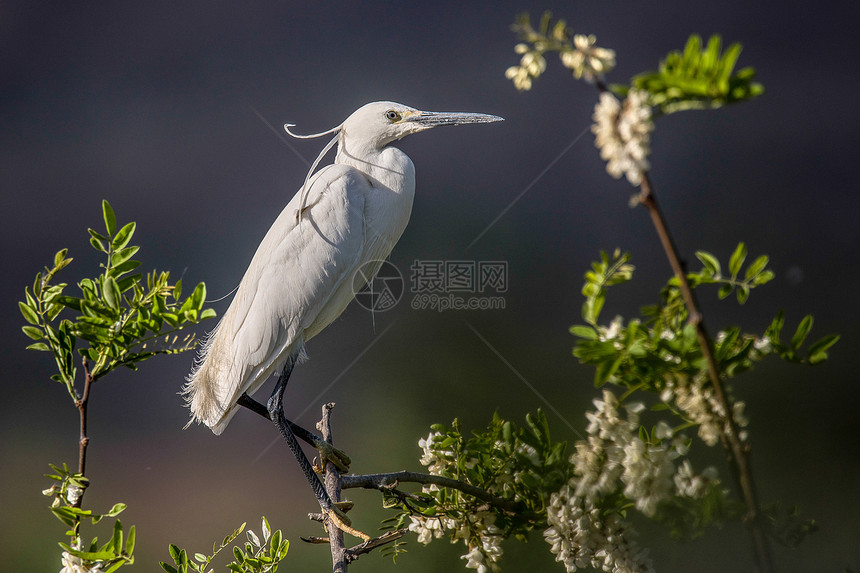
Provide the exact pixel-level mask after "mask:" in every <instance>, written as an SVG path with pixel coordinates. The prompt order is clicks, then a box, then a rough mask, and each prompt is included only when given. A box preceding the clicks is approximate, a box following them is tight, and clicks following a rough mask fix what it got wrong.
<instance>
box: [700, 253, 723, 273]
mask: <svg viewBox="0 0 860 573" xmlns="http://www.w3.org/2000/svg"><path fill="white" fill-rule="evenodd" d="M696 258H697V259H699V260H700V261H702V264H703V265H705V268H706V269H708V271H710V274H711V276H718V275H719V274H720V272H721V270H722V269H721V268H720V261H719V260H718V259H717V257H715V256H714V255H712V254H711V253H709V252H707V251H696Z"/></svg>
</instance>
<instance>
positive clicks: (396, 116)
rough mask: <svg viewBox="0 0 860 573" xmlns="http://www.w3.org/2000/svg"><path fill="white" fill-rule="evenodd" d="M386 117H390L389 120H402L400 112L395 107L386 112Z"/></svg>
mask: <svg viewBox="0 0 860 573" xmlns="http://www.w3.org/2000/svg"><path fill="white" fill-rule="evenodd" d="M385 118H386V119H388V121H400V114H399V113H397V112H396V111H394V110H393V109H389V110H388V111H386V112H385Z"/></svg>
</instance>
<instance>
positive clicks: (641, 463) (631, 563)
mask: <svg viewBox="0 0 860 573" xmlns="http://www.w3.org/2000/svg"><path fill="white" fill-rule="evenodd" d="M594 405H595V408H596V409H595V411H593V412H587V413H586V414H585V415H586V418H587V419H588V426H587V428H586V431H587V432H588V439H587V440H580V441H579V442H577V443H576V452H575V453H574V454H573V456H572V457H571V463H572V464H573V465H574V477H573V478H572V479H571V480H570V481H569V482H568V483H567V484H566V485H565V486H563V487H562V488H561V490H559V491H558V492H556V493H554V494H553V495H552V496H551V498H550V505H549V507H548V511H547V523H548V524H549V526H550V527H549V528H548V529H547V530H546V531H545V532H544V538H545V539H546V541H547V543H549V544H550V546H551V551H552V552H553V553H554V554H555V555H556V560H557V561H561V562H563V563H564V565H565V567H566V568H567V571H576V569H577V568H579V567H595V568H602V569H603V570H604V571H612V572H616V571H617V572H624V571H649V570H651V564H650V561H649V560H648V559H647V554H646V552H645V551H641V550H639V549H638V548H637V546H636V545H635V543H634V542H633V541H632V540H630V539H629V535H627V533H628V532H629V533H631V534H632V529H631V528H630V526H629V524H628V523H627V522H626V521H624V520H623V519H622V518H621V516H620V515H618V514H615V513H612V512H609V513H604V512H603V511H602V510H601V508H600V502H601V500H602V499H604V498H605V497H606V496H608V495H610V494H612V493H614V492H616V491H618V490H619V489H620V488H623V490H622V491H623V494H624V496H625V497H627V498H628V499H630V500H631V501H632V502H633V503H634V504H635V506H636V509H638V510H639V511H641V512H642V513H643V514H645V515H646V516H649V517H651V516H653V515H654V514H655V513H656V511H657V507H658V505H659V504H660V503H661V502H663V501H666V500H668V499H669V498H670V497H671V496H673V495H681V496H685V497H694V498H698V497H701V496H702V495H704V493H705V492H706V491H707V489H708V486H709V485H710V484H711V483H712V482H714V481H715V480H716V477H717V476H716V471H715V470H714V469H713V468H709V469H708V470H706V471H705V472H704V473H703V474H702V475H696V474H695V472H694V471H693V468H692V466H691V465H690V463H689V461H687V460H684V462H682V463H681V464H680V466H679V467H678V468H677V470H676V468H675V464H674V460H676V459H677V458H678V457H680V456H682V455H685V454H686V453H687V449H688V448H687V439H686V438H685V437H684V436H683V435H681V434H677V433H675V432H674V431H673V430H672V428H670V427H669V425H668V424H666V423H665V422H662V421H661V422H659V423H658V424H657V427H656V429H655V431H654V435H653V436H652V438H651V439H649V440H647V441H645V440H642V439H641V438H640V437H639V413H640V412H641V411H642V410H643V409H644V408H645V406H644V405H643V404H641V403H633V404H624V405H623V406H621V405H620V404H619V402H618V398H616V397H615V395H614V394H613V393H612V392H611V391H609V390H604V391H603V399H602V400H597V399H595V400H594Z"/></svg>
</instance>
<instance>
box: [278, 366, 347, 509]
mask: <svg viewBox="0 0 860 573" xmlns="http://www.w3.org/2000/svg"><path fill="white" fill-rule="evenodd" d="M295 365H296V358H295V357H294V356H291V357H290V358H289V359H288V360H287V363H286V364H285V365H284V371H283V372H282V373H281V375H280V376H279V377H278V383H277V384H275V389H274V391H273V392H272V395H271V397H270V398H269V402H268V404H267V406H268V408H267V410H268V413H269V416H268V417H269V419H270V420H271V421H272V422H274V424H275V426H276V427H277V428H278V431H279V432H280V433H281V436H282V437H283V438H284V441H285V442H287V446H289V448H290V450H291V451H292V452H293V455H294V456H295V457H296V461H298V462H299V466H300V467H301V468H302V472H303V473H304V474H305V478H306V479H307V480H308V483H309V484H310V485H311V489H313V490H314V495H315V496H316V498H317V501H319V503H320V506H321V507H322V508H323V509H324V510H326V509H330V508H331V505H332V503H331V498H330V497H329V495H328V493H327V492H326V490H325V487H323V484H322V483H320V480H319V479H318V478H317V475H316V473H314V469H313V466H312V465H311V463H310V462H309V461H308V457H307V456H306V455H305V453H304V452H303V451H302V448H301V446H299V442H298V440H297V439H296V435H295V434H294V433H293V430H292V428H291V427H290V424H289V423H288V422H287V419H286V418H285V417H284V401H283V400H284V390H285V389H286V388H287V382H288V381H289V379H290V374H292V372H293V367H294V366H295Z"/></svg>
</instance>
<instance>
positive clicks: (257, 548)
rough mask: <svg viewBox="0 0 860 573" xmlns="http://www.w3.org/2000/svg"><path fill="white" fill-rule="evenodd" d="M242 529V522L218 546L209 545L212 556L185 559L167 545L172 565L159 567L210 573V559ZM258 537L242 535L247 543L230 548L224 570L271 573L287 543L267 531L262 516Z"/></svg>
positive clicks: (178, 572) (174, 571) (172, 572)
mask: <svg viewBox="0 0 860 573" xmlns="http://www.w3.org/2000/svg"><path fill="white" fill-rule="evenodd" d="M244 529H245V524H244V523H243V524H242V525H241V526H239V528H238V529H236V530H235V531H234V532H233V533H231V534H230V535H228V536H227V537H225V538H224V539H223V540H222V541H221V543H220V545H219V544H217V543H215V544H213V545H212V553H211V554H209V555H204V554H203V553H195V554H194V555H193V557H192V558H191V559H189V557H188V552H187V551H186V550H185V549H181V548H179V547H177V546H176V545H173V544H171V545H170V547H169V550H170V557H171V559H173V564H172V565H171V564H170V563H165V562H164V561H162V562H161V563H160V565H161V568H162V569H164V571H166V572H167V573H189V572H190V571H197V572H198V573H205V572H207V571H211V569H210V568H209V565H210V563H211V562H212V560H213V559H214V558H215V557H216V556H217V555H218V554H219V553H221V551H223V550H224V549H225V548H227V547H229V546H230V545H231V544H232V543H233V541H235V540H236V538H237V537H239V535H240V534H241V533H242V531H243V530H244ZM260 534H261V535H260V536H257V534H256V533H254V532H253V531H251V530H250V529H249V530H248V531H247V532H246V533H245V535H246V538H247V541H246V542H245V544H244V545H238V544H237V545H236V546H234V547H233V550H232V553H233V561H232V562H230V563H228V564H227V566H226V567H227V569H229V570H230V571H235V572H236V573H275V571H277V570H278V567H279V566H280V563H281V561H283V560H284V559H285V558H286V556H287V552H288V551H289V548H290V542H289V541H288V540H286V539H284V538H283V535H282V534H281V530H280V529H278V530H276V531H275V532H272V531H271V528H270V527H269V521H268V520H267V519H266V518H265V517H263V519H262V523H261V531H260Z"/></svg>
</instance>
